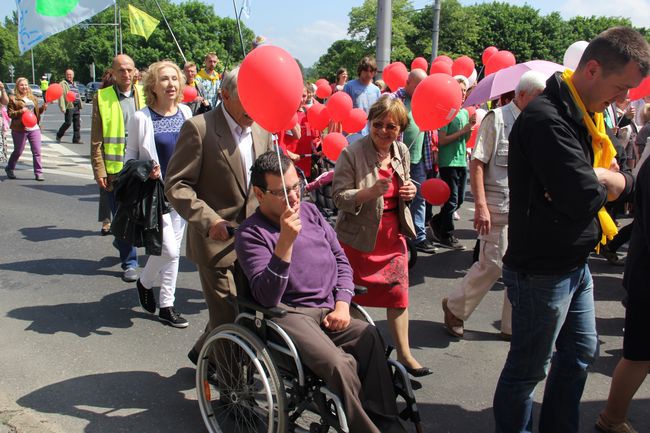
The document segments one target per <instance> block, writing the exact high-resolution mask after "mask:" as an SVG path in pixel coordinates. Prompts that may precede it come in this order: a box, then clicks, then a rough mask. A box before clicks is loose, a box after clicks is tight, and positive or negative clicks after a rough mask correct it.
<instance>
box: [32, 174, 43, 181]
mask: <svg viewBox="0 0 650 433" xmlns="http://www.w3.org/2000/svg"><path fill="white" fill-rule="evenodd" d="M34 179H36V180H37V181H38V182H43V181H44V180H45V178H44V177H43V175H42V174H35V175H34Z"/></svg>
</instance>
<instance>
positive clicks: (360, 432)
mask: <svg viewBox="0 0 650 433" xmlns="http://www.w3.org/2000/svg"><path fill="white" fill-rule="evenodd" d="M282 307H284V308H286V309H287V310H289V313H288V314H287V315H286V316H285V317H281V318H275V319H273V321H275V322H276V323H277V324H279V325H280V326H282V328H283V329H284V330H285V331H286V332H287V334H289V336H290V337H291V338H292V339H293V341H294V343H295V344H296V347H297V348H298V352H299V353H300V358H301V360H302V362H303V363H304V364H305V365H306V366H307V367H309V369H310V370H311V371H313V372H314V373H315V374H316V375H317V376H318V377H320V378H321V379H323V380H324V381H325V383H326V384H327V387H328V388H330V389H331V390H332V391H334V392H335V393H336V394H337V395H338V396H339V397H341V398H342V400H343V405H344V407H345V415H346V417H347V420H348V426H349V427H350V432H351V433H393V432H395V433H397V432H399V433H405V432H406V428H405V426H404V424H403V423H402V420H401V419H400V418H399V417H398V414H397V405H396V403H395V394H394V391H393V385H392V382H391V378H390V372H389V370H388V364H387V363H386V357H385V355H384V347H383V344H382V342H381V339H380V337H379V334H378V332H377V330H376V329H375V327H374V326H372V325H369V324H368V323H366V322H363V321H361V320H357V319H352V320H351V322H350V326H348V327H347V328H346V329H344V330H342V331H329V330H327V329H326V328H324V327H321V323H322V321H323V318H324V317H325V316H326V315H327V314H328V313H329V312H330V310H329V309H324V308H306V307H299V308H296V307H289V306H286V305H282Z"/></svg>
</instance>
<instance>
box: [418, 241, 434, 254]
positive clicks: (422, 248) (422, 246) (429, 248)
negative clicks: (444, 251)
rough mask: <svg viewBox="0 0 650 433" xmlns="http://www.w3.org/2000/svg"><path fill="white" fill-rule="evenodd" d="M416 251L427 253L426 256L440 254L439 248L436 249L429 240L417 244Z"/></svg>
mask: <svg viewBox="0 0 650 433" xmlns="http://www.w3.org/2000/svg"><path fill="white" fill-rule="evenodd" d="M415 249H416V250H418V251H419V252H421V253H426V254H435V253H436V252H438V248H436V246H435V245H433V242H431V241H429V240H427V239H425V240H423V241H420V242H418V243H417V244H415Z"/></svg>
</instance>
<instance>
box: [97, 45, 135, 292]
mask: <svg viewBox="0 0 650 433" xmlns="http://www.w3.org/2000/svg"><path fill="white" fill-rule="evenodd" d="M134 71H135V64H134V63H133V59H132V58H131V57H129V56H127V55H126V54H118V55H117V56H115V58H114V59H113V64H112V67H111V73H112V75H113V79H114V81H115V84H114V85H112V86H110V87H104V88H101V89H99V90H97V92H96V93H95V96H94V98H93V114H92V123H91V126H90V162H91V165H92V168H93V173H94V175H95V181H96V182H97V185H99V187H100V188H102V189H103V190H105V191H107V192H108V195H107V197H108V201H109V204H110V207H111V212H112V213H113V215H115V211H116V210H117V208H116V203H115V196H114V195H113V180H114V179H115V176H116V175H117V174H118V173H119V172H120V171H121V170H122V167H123V166H124V153H125V148H126V125H127V123H128V122H129V119H130V118H131V117H132V116H133V114H135V112H136V111H137V110H139V109H140V108H142V107H144V106H145V100H144V93H143V92H142V86H140V85H137V84H134V83H133V73H134ZM113 245H114V246H115V247H116V248H117V249H118V251H119V252H120V261H121V262H122V270H123V271H124V274H123V275H122V279H123V280H124V281H127V282H135V281H136V280H137V279H138V273H137V271H136V269H137V267H138V255H137V251H136V249H135V247H134V246H133V245H131V244H130V243H127V242H124V241H123V240H120V239H115V241H114V242H113Z"/></svg>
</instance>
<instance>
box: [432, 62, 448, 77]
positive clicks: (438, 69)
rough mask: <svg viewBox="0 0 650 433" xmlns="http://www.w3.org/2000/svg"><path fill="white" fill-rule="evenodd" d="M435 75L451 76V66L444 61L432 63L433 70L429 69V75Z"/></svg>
mask: <svg viewBox="0 0 650 433" xmlns="http://www.w3.org/2000/svg"><path fill="white" fill-rule="evenodd" d="M433 74H447V75H451V64H449V63H447V62H445V61H444V60H443V61H437V62H433V63H431V69H429V75H433Z"/></svg>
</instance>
